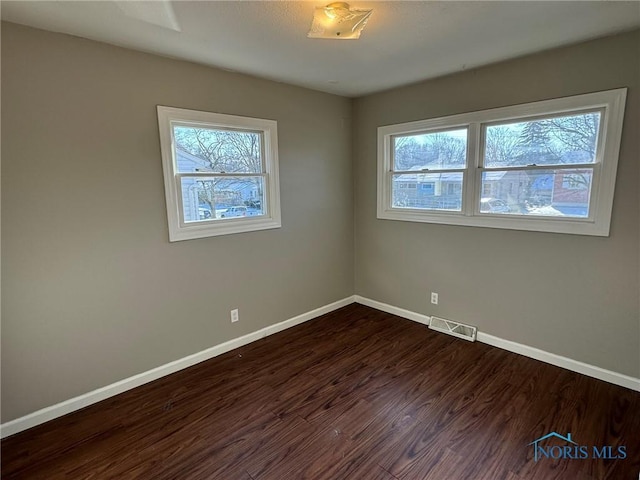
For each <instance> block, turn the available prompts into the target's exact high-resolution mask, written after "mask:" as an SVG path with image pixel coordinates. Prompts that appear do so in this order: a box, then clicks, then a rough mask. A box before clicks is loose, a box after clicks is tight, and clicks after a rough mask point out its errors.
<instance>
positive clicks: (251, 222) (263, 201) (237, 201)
mask: <svg viewBox="0 0 640 480" xmlns="http://www.w3.org/2000/svg"><path fill="white" fill-rule="evenodd" d="M158 122H159V127H160V144H161V147H162V160H163V170H164V180H165V194H166V200H167V215H168V222H169V239H170V240H171V241H176V240H187V239H192V238H201V237H208V236H214V235H224V234H231V233H240V232H247V231H252V230H264V229H268V228H277V227H279V226H280V201H279V198H280V197H279V193H278V157H277V125H276V122H275V121H273V120H263V119H256V118H248V117H238V116H232V115H223V114H218V113H209V112H198V111H193V110H184V109H179V108H172V107H161V106H159V107H158Z"/></svg>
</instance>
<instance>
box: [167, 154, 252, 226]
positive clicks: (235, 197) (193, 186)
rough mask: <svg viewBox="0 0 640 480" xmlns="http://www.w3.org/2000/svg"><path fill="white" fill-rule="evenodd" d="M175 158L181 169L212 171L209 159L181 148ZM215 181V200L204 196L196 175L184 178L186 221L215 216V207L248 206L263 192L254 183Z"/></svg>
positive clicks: (182, 170) (192, 171)
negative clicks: (208, 199) (248, 203)
mask: <svg viewBox="0 0 640 480" xmlns="http://www.w3.org/2000/svg"><path fill="white" fill-rule="evenodd" d="M176 157H177V158H176V163H177V167H178V171H179V172H182V173H196V172H200V171H210V170H209V162H207V161H206V160H204V159H202V158H200V157H197V156H196V155H192V154H191V153H189V152H186V151H184V150H182V149H180V148H176ZM216 182H217V183H216V188H215V190H214V195H213V199H211V200H212V201H211V202H208V201H204V200H203V198H202V192H203V188H202V182H201V181H198V180H197V179H195V178H188V177H187V178H184V177H183V178H182V208H183V209H184V219H185V221H186V222H193V221H197V220H203V219H205V218H210V217H209V216H210V215H212V212H213V211H214V210H216V209H218V210H219V208H220V207H224V208H227V207H230V206H234V205H245V204H246V203H247V202H251V201H254V202H255V201H258V200H260V199H261V194H260V192H259V189H258V187H257V186H256V185H255V184H252V183H243V184H239V183H237V182H235V181H233V180H231V181H228V182H225V180H216ZM204 196H205V197H206V196H207V195H206V194H205V195H204ZM211 203H213V205H211ZM205 211H206V212H205ZM205 214H207V216H205Z"/></svg>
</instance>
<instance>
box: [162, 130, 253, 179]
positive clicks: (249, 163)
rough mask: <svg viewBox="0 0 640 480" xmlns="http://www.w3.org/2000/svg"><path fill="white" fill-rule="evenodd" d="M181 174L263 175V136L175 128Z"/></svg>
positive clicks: (177, 162)
mask: <svg viewBox="0 0 640 480" xmlns="http://www.w3.org/2000/svg"><path fill="white" fill-rule="evenodd" d="M173 137H174V140H175V156H176V164H177V165H176V167H177V171H178V172H179V173H193V172H214V173H262V171H263V169H262V146H261V140H262V137H261V134H259V133H255V132H243V131H234V130H213V129H210V128H196V127H176V126H174V127H173Z"/></svg>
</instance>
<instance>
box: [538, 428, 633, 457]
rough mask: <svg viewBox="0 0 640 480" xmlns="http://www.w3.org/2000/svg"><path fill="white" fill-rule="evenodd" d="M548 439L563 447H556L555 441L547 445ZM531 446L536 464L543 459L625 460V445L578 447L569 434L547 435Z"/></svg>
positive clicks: (554, 433) (555, 433) (553, 433)
mask: <svg viewBox="0 0 640 480" xmlns="http://www.w3.org/2000/svg"><path fill="white" fill-rule="evenodd" d="M550 439H557V440H561V441H562V442H564V445H557V443H558V442H557V441H555V442H553V445H547V444H546V441H547V440H550ZM531 445H533V459H534V461H536V462H537V461H538V460H541V459H543V458H550V459H554V460H557V459H566V460H584V459H587V458H602V459H605V460H624V459H625V458H627V447H626V446H625V445H603V446H596V445H589V446H588V445H579V444H578V443H577V442H575V441H574V440H573V439H572V438H571V433H567V436H564V435H560V434H559V433H558V432H551V433H547V434H546V435H543V436H542V437H540V438H538V439H536V440H534V441H533V442H531V443H530V444H529V446H531Z"/></svg>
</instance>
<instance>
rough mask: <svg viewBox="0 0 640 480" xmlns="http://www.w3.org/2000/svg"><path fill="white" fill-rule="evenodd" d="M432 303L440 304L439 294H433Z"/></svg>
mask: <svg viewBox="0 0 640 480" xmlns="http://www.w3.org/2000/svg"><path fill="white" fill-rule="evenodd" d="M431 303H433V304H434V305H437V304H438V294H437V293H436V292H431Z"/></svg>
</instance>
